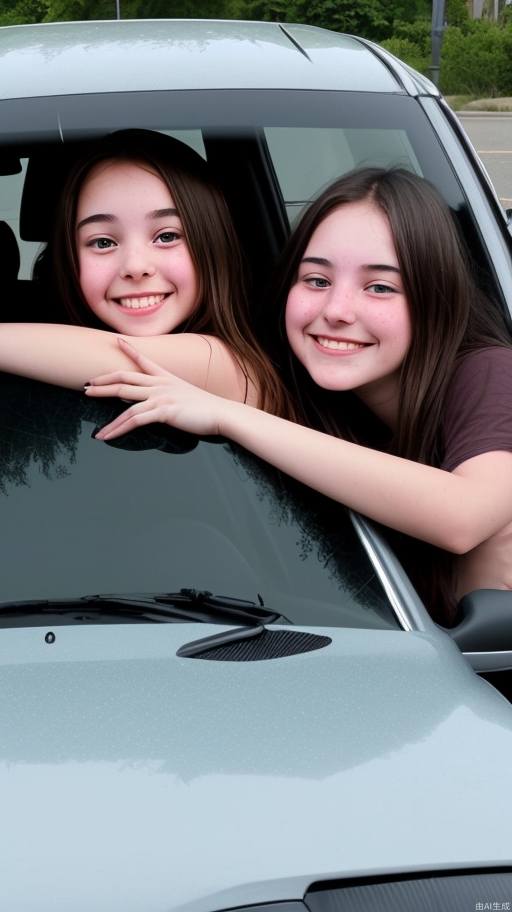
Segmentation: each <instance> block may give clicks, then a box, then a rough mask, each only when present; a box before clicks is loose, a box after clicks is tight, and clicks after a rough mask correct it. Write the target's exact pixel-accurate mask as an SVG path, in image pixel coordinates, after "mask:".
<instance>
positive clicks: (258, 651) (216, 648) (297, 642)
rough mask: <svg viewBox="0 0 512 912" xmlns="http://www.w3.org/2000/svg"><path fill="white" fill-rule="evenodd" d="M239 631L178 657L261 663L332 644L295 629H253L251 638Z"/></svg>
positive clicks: (209, 638)
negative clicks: (226, 639)
mask: <svg viewBox="0 0 512 912" xmlns="http://www.w3.org/2000/svg"><path fill="white" fill-rule="evenodd" d="M246 629H247V628H246ZM249 630H250V628H249ZM237 632H238V637H237V638H233V639H231V640H230V641H228V642H220V643H219V642H217V643H215V642H214V640H215V637H206V638H205V640H203V641H202V643H201V644H200V641H198V642H197V643H196V644H195V645H196V647H199V648H195V649H194V650H193V652H192V651H188V650H187V652H186V651H185V650H186V647H182V649H180V650H179V651H178V655H180V654H181V655H182V656H184V657H185V656H186V657H187V658H191V659H208V660H209V661H212V662H261V661H264V660H265V659H283V658H285V657H286V656H294V655H300V654H301V653H303V652H312V651H313V650H315V649H323V648H324V646H328V645H329V644H330V643H331V642H332V640H331V639H330V638H329V637H326V636H319V635H318V634H316V633H302V632H300V631H295V630H268V629H267V628H266V627H260V628H259V629H258V628H257V629H256V630H254V628H253V630H251V633H252V636H249V637H248V638H247V637H245V636H243V635H241V634H242V631H241V630H239V631H237ZM208 641H209V642H208Z"/></svg>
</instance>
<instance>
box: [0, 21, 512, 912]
mask: <svg viewBox="0 0 512 912" xmlns="http://www.w3.org/2000/svg"><path fill="white" fill-rule="evenodd" d="M0 125H1V126H0V143H1V146H0V199H1V201H2V202H1V206H2V212H1V221H2V224H1V225H0V232H1V234H0V236H1V237H2V240H3V264H4V294H3V318H2V319H3V320H5V321H13V320H15V321H16V320H21V321H23V320H34V319H38V320H40V321H44V320H48V321H52V320H58V319H59V318H61V319H62V314H60V313H59V310H58V306H57V304H56V302H55V301H53V300H50V299H49V298H47V297H45V295H44V284H41V280H40V277H39V276H38V274H37V270H36V275H35V276H34V272H33V268H34V262H35V261H36V259H37V257H38V254H39V252H40V250H41V245H43V244H44V242H45V241H46V240H47V239H48V236H49V231H50V227H51V224H52V218H53V212H54V207H55V199H56V195H57V193H58V189H59V187H60V185H61V183H62V175H63V171H64V169H65V167H66V166H67V164H68V163H69V161H71V160H72V158H73V157H74V156H76V155H77V154H78V153H79V151H80V148H81V145H82V144H83V143H84V142H86V141H89V140H90V139H91V138H93V137H100V136H103V135H106V134H107V133H109V132H111V131H114V130H117V129H122V128H127V127H141V128H146V129H152V130H161V131H164V132H166V133H169V134H172V135H174V136H177V137H178V138H180V139H182V140H183V141H185V142H188V143H189V144H190V145H192V146H193V147H194V148H196V149H197V150H198V151H199V152H200V154H202V155H204V156H205V157H206V158H207V159H208V161H209V163H210V166H211V167H212V169H213V170H214V172H215V175H216V178H217V180H218V182H219V184H220V185H221V186H222V188H223V190H224V192H225V194H226V197H227V199H228V202H229V205H230V207H231V210H232V212H233V217H234V220H235V224H236V227H237V231H238V233H239V236H240V238H241V240H242V243H243V246H244V250H245V253H246V255H247V258H248V262H249V266H250V270H251V276H252V300H253V311H252V313H253V318H254V323H255V326H256V327H257V330H258V332H259V333H260V334H261V338H262V339H263V340H265V338H266V336H265V334H266V333H268V329H267V327H268V324H269V320H268V319H267V318H266V317H267V316H268V313H269V311H268V308H269V307H270V306H271V302H270V301H268V299H267V296H266V295H264V294H263V289H264V288H265V285H266V282H267V280H268V277H269V276H270V274H271V272H272V268H273V266H274V263H275V260H276V258H277V256H278V254H279V251H280V250H281V248H282V245H283V243H284V241H285V239H286V237H287V235H288V234H289V232H290V229H291V227H292V226H293V223H294V221H295V220H296V218H297V215H298V214H299V213H300V211H301V210H302V209H303V207H304V206H306V205H307V203H308V201H309V200H310V199H311V198H312V197H313V196H314V195H315V194H316V193H317V192H318V191H319V190H320V188H321V187H322V186H324V185H325V184H326V183H327V182H329V181H330V180H331V179H333V178H334V177H335V176H336V175H338V174H340V173H343V172H345V171H348V170H350V169H352V168H354V167H357V166H359V165H363V164H364V165H366V164H378V165H385V166H388V165H397V164H400V165H402V166H404V167H408V168H410V169H412V170H413V171H415V172H417V173H419V174H422V175H424V176H425V177H427V178H428V179H429V180H431V181H432V182H433V183H434V184H435V185H436V186H437V187H438V188H439V190H440V191H441V193H442V194H443V196H444V197H445V199H446V200H447V201H448V203H449V204H450V206H451V207H452V210H453V212H454V213H455V215H456V217H457V219H458V221H459V223H460V225H461V228H462V230H463V232H464V234H465V237H466V239H467V241H468V244H469V245H470V248H471V253H472V257H473V258H474V261H475V263H476V264H477V266H478V269H479V274H480V276H481V281H482V283H483V284H484V285H485V286H486V287H488V288H489V290H491V291H492V293H493V295H494V296H495V297H496V299H497V300H498V301H499V302H500V303H501V306H502V307H503V310H504V312H505V313H508V308H509V306H510V302H511V301H512V260H511V256H512V240H511V237H510V231H509V226H508V223H507V216H506V214H505V213H504V211H503V209H502V207H501V206H500V203H499V201H498V199H497V197H496V194H495V192H494V190H493V187H492V185H491V183H490V181H489V179H488V177H487V174H486V172H485V170H484V169H483V167H482V165H481V164H480V162H479V159H478V157H477V156H476V153H475V152H474V150H473V149H472V147H471V145H470V143H469V141H468V139H467V137H466V135H465V134H464V131H463V129H462V127H461V125H460V123H459V121H458V120H457V118H456V117H455V116H454V115H453V114H452V112H451V111H450V109H449V108H448V107H447V105H446V104H445V102H444V101H443V99H442V97H441V96H440V94H439V92H438V91H437V89H436V88H435V87H434V86H433V85H432V84H431V83H430V82H429V81H428V80H427V79H426V78H425V77H423V76H421V75H420V74H418V73H415V72H414V71H413V70H411V69H410V68H409V67H407V66H405V65H404V64H402V63H401V62H400V61H398V60H397V59H396V58H394V57H393V56H392V55H390V54H389V53H387V52H386V51H385V50H383V49H382V48H380V47H378V46H377V45H374V44H372V43H370V42H369V41H366V40H364V39H363V38H357V37H353V36H345V35H340V34H337V33H333V32H329V31H326V30H323V29H318V28H313V27H308V26H303V25H290V24H286V25H285V24H279V23H271V22H262V23H257V22H251V23H249V22H234V21H227V22H214V21H199V20H198V21H189V20H182V21H172V20H169V21H166V20H156V21H145V22H143V21H131V20H130V21H111V22H109V21H102V22H83V23H59V24H47V25H39V26H12V27H5V28H1V29H0ZM118 410H119V404H116V403H115V402H114V401H110V400H104V401H101V402H100V401H96V402H93V401H91V400H90V399H86V398H85V397H84V396H83V395H82V394H80V393H78V392H75V391H70V390H63V389H59V388H57V387H52V386H47V385H45V384H41V383H36V382H34V381H32V380H27V379H22V378H17V377H12V376H9V375H2V377H1V397H0V439H1V441H2V447H1V451H0V452H1V456H0V495H1V501H2V511H1V516H2V537H1V550H0V553H1V565H0V628H1V636H0V693H1V695H2V696H1V700H0V714H1V727H0V743H1V763H0V793H1V795H2V814H1V820H0V845H1V858H2V876H1V878H0V908H2V909H4V908H5V909H8V910H9V912H36V910H37V912H64V910H65V912H69V910H71V909H72V910H73V912H86V910H87V912H90V910H94V912H171V910H172V912H178V910H179V912H221V910H238V912H239V910H242V909H251V910H252V912H330V910H336V909H340V910H344V912H345V910H347V912H351V910H356V909H364V910H366V912H376V910H379V912H380V910H381V909H383V908H396V909H407V910H414V912H420V910H427V909H428V910H431V909H436V910H446V909H454V910H456V909H460V910H468V909H475V910H477V909H482V910H483V909H498V908H499V909H506V908H510V905H511V900H512V840H511V837H510V825H509V821H510V816H511V813H512V798H511V794H512V788H511V785H512V773H511V764H510V756H511V752H512V708H511V705H510V702H509V701H508V700H507V699H506V698H505V696H504V695H503V693H501V692H500V691H499V690H498V689H497V687H495V686H494V685H493V684H492V683H491V682H492V681H494V682H495V683H496V684H497V685H499V686H500V687H501V689H502V690H503V691H505V692H506V691H507V687H508V686H509V684H508V681H509V674H510V669H511V668H512V629H511V624H510V623H509V622H508V617H509V615H510V593H506V592H503V593H501V592H500V593H493V592H484V593H477V594H475V595H472V596H471V597H469V598H468V599H467V600H466V602H465V605H464V606H462V608H461V620H460V622H459V624H458V625H457V627H456V628H454V629H453V630H451V631H446V630H443V629H441V628H440V627H438V626H437V625H436V624H435V623H434V622H433V621H432V619H431V618H430V616H429V613H428V606H425V605H423V604H422V602H421V601H420V599H419V596H418V594H417V593H416V592H415V590H414V588H413V586H412V584H411V583H410V581H409V579H408V577H407V576H406V574H405V572H404V570H403V568H402V567H401V565H400V564H399V562H398V560H397V559H396V557H395V555H394V554H393V552H392V551H391V549H390V547H389V545H388V544H387V542H386V541H385V539H384V538H383V536H382V534H381V533H380V532H379V530H378V529H377V528H375V527H374V526H373V524H372V523H370V522H368V521H367V520H366V519H365V518H364V517H361V516H358V515H355V514H352V513H349V512H347V511H346V510H345V509H344V508H342V507H341V506H340V505H338V504H335V503H333V502H331V501H329V500H328V499H326V498H324V497H322V496H320V495H318V494H316V493H315V492H312V491H309V490H308V489H306V488H303V487H302V486H301V485H299V484H298V483H296V482H293V481H291V480H290V479H287V478H286V477H285V476H283V475H282V474H280V473H279V472H277V471H275V470H273V469H271V468H270V467H268V466H266V465H265V464H263V463H261V462H260V461H259V460H258V459H256V458H255V457H253V456H250V455H249V454H247V453H246V452H244V451H243V450H242V449H241V448H239V447H237V446H234V445H232V444H230V443H228V442H227V441H224V440H216V441H212V440H210V439H204V440H199V439H197V438H195V437H193V436H191V435H188V434H184V433H181V432H177V431H173V430H171V429H169V428H162V427H160V426H158V425H155V426H152V427H149V428H146V429H144V430H142V429H140V430H138V431H137V432H136V433H134V434H131V435H128V436H126V437H125V438H120V439H119V440H117V441H113V442H112V443H111V444H109V445H99V444H98V443H97V442H96V441H94V440H93V439H91V438H92V435H93V433H94V429H95V428H96V427H97V426H98V425H102V424H104V423H105V422H106V421H108V420H109V419H110V418H111V417H112V416H113V415H114V414H117V411H118ZM476 672H478V673H476ZM484 675H485V676H486V677H484ZM486 678H489V680H487V679H486Z"/></svg>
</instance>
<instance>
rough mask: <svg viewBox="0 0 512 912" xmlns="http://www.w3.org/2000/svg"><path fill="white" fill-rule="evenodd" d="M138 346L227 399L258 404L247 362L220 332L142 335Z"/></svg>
mask: <svg viewBox="0 0 512 912" xmlns="http://www.w3.org/2000/svg"><path fill="white" fill-rule="evenodd" d="M136 347H137V348H138V349H139V350H140V351H141V352H142V353H143V354H144V355H146V356H147V357H148V358H151V359H152V360H153V361H156V362H157V364H160V365H161V366H162V367H164V368H165V369H166V370H168V371H170V372H171V373H173V374H176V375H177V376H178V377H181V378H182V379H183V380H187V381H188V382H189V383H193V384H194V386H199V387H201V388H202V389H205V390H207V391H208V392H210V393H214V394H215V395H217V396H223V397H224V398H225V399H234V400H237V401H240V402H248V403H249V404H250V405H255V404H256V401H257V399H258V393H257V389H256V386H255V384H254V383H252V382H251V380H250V378H249V376H248V373H247V369H246V365H245V364H243V363H241V362H240V360H239V359H238V358H237V357H236V356H235V354H234V353H233V351H232V350H231V348H230V347H229V345H227V344H226V342H224V341H222V339H219V338H218V337H217V336H211V335H207V334H206V335H205V334H203V333H187V332H184V333H169V334H167V335H161V336H151V337H148V336H146V337H144V338H142V337H139V339H138V340H137V343H136Z"/></svg>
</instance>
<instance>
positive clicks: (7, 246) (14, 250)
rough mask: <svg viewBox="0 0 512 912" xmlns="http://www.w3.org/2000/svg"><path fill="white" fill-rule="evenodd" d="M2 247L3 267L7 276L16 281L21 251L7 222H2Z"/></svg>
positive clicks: (0, 236)
mask: <svg viewBox="0 0 512 912" xmlns="http://www.w3.org/2000/svg"><path fill="white" fill-rule="evenodd" d="M0 248H1V250H2V263H3V268H4V270H5V271H6V272H7V278H8V279H10V280H11V281H15V280H16V279H17V278H18V272H19V271H20V251H19V247H18V241H17V240H16V235H15V234H14V231H13V230H12V228H11V226H10V225H8V224H7V222H0Z"/></svg>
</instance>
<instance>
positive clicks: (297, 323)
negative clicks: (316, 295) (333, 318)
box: [286, 289, 319, 336]
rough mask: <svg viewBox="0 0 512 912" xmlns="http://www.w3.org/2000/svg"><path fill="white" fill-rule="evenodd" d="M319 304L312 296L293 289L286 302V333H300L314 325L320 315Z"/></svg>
mask: <svg viewBox="0 0 512 912" xmlns="http://www.w3.org/2000/svg"><path fill="white" fill-rule="evenodd" d="M318 310H319V308H318V304H317V302H316V301H314V300H312V299H311V296H310V295H305V294H303V293H302V292H301V291H300V290H299V289H292V290H291V292H290V294H289V295H288V300H287V302H286V331H287V333H288V336H290V334H291V333H294V334H295V333H300V332H302V331H303V330H305V329H307V327H308V326H309V325H310V324H311V323H312V321H313V320H314V319H315V317H316V316H317V315H318Z"/></svg>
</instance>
